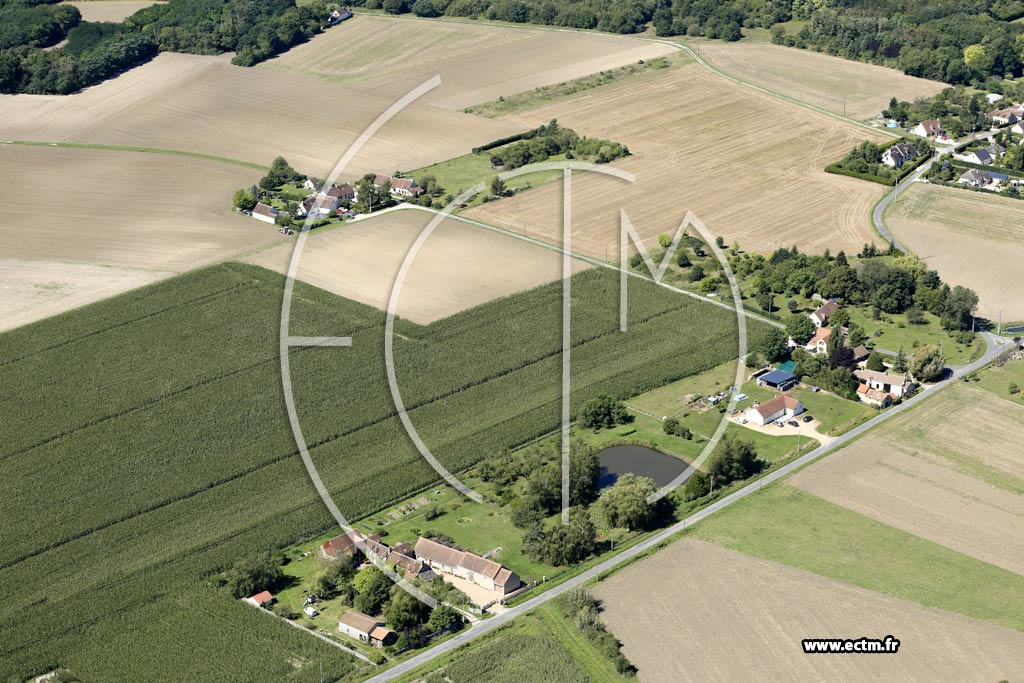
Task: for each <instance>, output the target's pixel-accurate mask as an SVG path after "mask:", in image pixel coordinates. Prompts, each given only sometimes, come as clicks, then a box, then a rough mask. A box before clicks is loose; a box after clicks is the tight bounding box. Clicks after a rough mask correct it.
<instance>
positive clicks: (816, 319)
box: [811, 299, 840, 327]
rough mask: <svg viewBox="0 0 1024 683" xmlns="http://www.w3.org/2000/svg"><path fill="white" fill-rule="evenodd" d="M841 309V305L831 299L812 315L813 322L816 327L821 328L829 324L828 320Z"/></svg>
mask: <svg viewBox="0 0 1024 683" xmlns="http://www.w3.org/2000/svg"><path fill="white" fill-rule="evenodd" d="M839 308H840V306H839V304H838V303H837V302H836V300H835V299H829V300H828V301H826V302H825V303H824V304H823V305H822V306H820V307H819V308H818V310H816V311H815V312H814V313H811V322H812V323H814V326H815V327H821V326H822V325H827V324H828V319H829V318H830V317H831V316H832V314H834V313H835V312H836V311H838V310H839Z"/></svg>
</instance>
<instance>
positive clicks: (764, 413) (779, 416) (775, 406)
mask: <svg viewBox="0 0 1024 683" xmlns="http://www.w3.org/2000/svg"><path fill="white" fill-rule="evenodd" d="M802 412H804V404H803V403H801V402H800V401H798V400H797V399H795V398H793V397H792V396H790V395H789V394H779V395H778V396H776V397H775V398H773V399H771V400H770V401H765V402H764V403H762V404H760V405H756V406H754V407H753V408H750V409H749V410H748V411H747V414H746V418H747V421H748V422H752V423H754V424H756V425H759V426H761V427H763V426H765V425H767V424H771V423H772V422H775V421H776V420H784V419H787V418H791V417H794V416H796V415H799V414H800V413H802Z"/></svg>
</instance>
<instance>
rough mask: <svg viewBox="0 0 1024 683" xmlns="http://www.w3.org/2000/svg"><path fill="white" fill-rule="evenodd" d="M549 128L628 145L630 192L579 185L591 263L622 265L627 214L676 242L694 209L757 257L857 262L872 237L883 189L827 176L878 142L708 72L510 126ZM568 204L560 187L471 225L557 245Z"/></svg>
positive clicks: (481, 210)
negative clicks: (814, 256) (783, 251)
mask: <svg viewBox="0 0 1024 683" xmlns="http://www.w3.org/2000/svg"><path fill="white" fill-rule="evenodd" d="M553 118H557V119H558V121H559V122H560V123H561V124H563V125H565V126H568V127H571V128H573V129H575V130H576V131H577V132H579V133H580V134H582V135H587V136H591V137H603V138H609V139H612V140H616V141H618V142H622V143H625V144H626V145H628V146H629V149H630V151H631V152H632V154H633V156H631V157H629V158H626V159H622V160H619V161H616V162H615V163H614V165H615V166H616V167H619V168H622V169H625V170H629V171H633V172H634V173H636V174H637V182H636V185H635V186H633V187H628V186H627V185H626V183H625V182H624V181H621V180H617V179H606V178H595V177H585V176H582V175H579V174H578V176H577V177H578V179H577V180H576V181H575V182H574V187H573V196H574V209H573V220H574V225H576V226H577V229H576V233H577V237H576V239H577V242H576V244H577V247H578V249H579V250H580V251H583V252H585V253H587V254H589V255H591V256H595V257H597V258H606V256H607V257H608V258H611V259H616V254H617V248H618V234H619V210H620V208H624V209H625V210H626V212H627V213H628V215H629V217H630V219H631V221H632V223H633V225H634V227H635V228H636V229H637V231H638V232H639V233H640V235H641V236H642V237H643V238H644V239H645V240H648V241H651V242H653V240H654V239H655V238H656V237H657V235H659V234H661V233H667V232H674V231H675V229H676V228H677V227H678V226H679V223H680V221H681V220H682V218H683V216H684V214H685V212H686V211H687V210H692V211H694V212H695V213H696V215H697V216H698V217H699V218H700V219H701V220H703V221H704V223H705V224H706V225H707V226H708V228H709V229H710V230H711V231H712V232H713V233H714V234H716V235H722V236H724V237H725V238H726V241H727V242H730V243H731V242H733V241H739V243H740V245H741V246H742V247H743V248H745V249H750V250H755V251H765V252H768V251H772V250H774V249H776V248H778V247H782V246H785V247H789V246H792V245H797V246H799V247H800V248H801V249H804V250H806V251H812V252H822V251H824V250H825V249H826V248H827V249H831V250H832V251H833V252H835V251H838V250H839V249H845V250H846V251H847V252H848V253H849V252H853V253H856V252H858V251H859V250H860V249H861V247H862V246H863V244H864V243H865V242H870V241H873V240H874V239H875V236H874V234H873V232H872V229H871V227H870V224H869V217H868V213H869V209H870V207H871V205H872V204H873V203H874V202H875V200H876V199H878V197H879V196H880V194H881V191H882V190H881V186H878V185H874V184H872V183H866V182H864V181H860V180H856V179H853V178H847V177H844V176H838V175H830V174H826V173H825V172H824V171H823V170H822V169H823V167H824V166H825V164H826V163H828V162H829V161H831V160H834V159H836V158H839V157H841V156H842V155H843V154H844V153H845V152H846V151H847V150H848V149H849V148H850V147H852V146H854V145H855V144H858V143H859V142H860V141H862V140H863V139H864V138H865V137H870V136H871V135H872V133H870V132H869V131H865V130H863V129H862V128H859V127H856V126H853V125H851V124H845V123H841V122H839V121H837V120H835V119H833V118H830V117H828V116H825V115H823V114H818V113H815V112H812V111H808V110H807V109H805V108H803V107H799V106H797V105H793V104H789V103H786V102H782V101H780V100H779V99H777V98H774V97H771V96H768V95H763V94H760V93H756V92H751V91H750V90H749V89H747V88H744V87H742V86H739V85H736V84H734V83H731V82H729V81H726V80H725V79H723V78H721V77H720V76H717V75H715V74H712V73H709V72H708V71H706V70H705V69H704V68H703V67H701V66H698V65H695V64H693V65H686V66H681V67H678V68H675V69H671V70H668V71H665V72H662V73H660V74H658V75H656V76H653V77H650V78H646V79H644V80H643V81H641V82H638V83H624V84H619V85H611V86H607V87H604V88H601V90H600V91H599V92H597V93H585V94H583V95H582V96H579V97H575V98H572V99H570V100H566V101H563V102H559V103H554V104H551V105H546V106H543V107H539V108H537V109H534V110H531V111H529V112H523V113H517V114H514V115H511V116H510V117H508V118H507V119H506V120H509V121H517V122H519V124H520V126H521V127H525V126H534V125H538V124H540V123H543V122H546V121H548V120H550V119H553ZM879 139H880V138H879ZM560 206H561V189H560V187H559V186H557V185H546V186H544V187H541V188H537V189H534V190H530V191H528V192H525V193H523V194H521V195H519V196H517V197H514V198H512V199H508V200H502V201H500V202H494V203H491V204H487V205H483V206H480V207H477V208H474V209H472V210H470V212H469V215H471V216H473V217H475V218H479V219H481V220H485V221H489V222H494V223H498V224H500V225H503V226H506V227H509V228H511V229H515V230H518V231H523V232H529V233H530V234H534V235H542V236H546V237H547V239H549V240H551V241H555V240H557V239H558V235H559V234H560V230H561V228H560V224H559V222H558V221H559V217H560V215H561V210H560Z"/></svg>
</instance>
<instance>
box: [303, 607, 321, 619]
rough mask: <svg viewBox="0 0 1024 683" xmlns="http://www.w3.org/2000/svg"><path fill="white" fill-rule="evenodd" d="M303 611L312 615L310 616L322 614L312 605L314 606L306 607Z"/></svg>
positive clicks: (307, 614)
mask: <svg viewBox="0 0 1024 683" xmlns="http://www.w3.org/2000/svg"><path fill="white" fill-rule="evenodd" d="M302 611H303V612H305V613H306V616H307V617H310V618H312V617H315V616H316V615H318V614H320V613H319V612H317V611H316V608H315V607H312V606H310V607H306V608H305V609H303V610H302Z"/></svg>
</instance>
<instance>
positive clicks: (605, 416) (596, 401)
mask: <svg viewBox="0 0 1024 683" xmlns="http://www.w3.org/2000/svg"><path fill="white" fill-rule="evenodd" d="M631 420H632V416H631V415H630V414H629V413H628V412H626V406H624V405H623V404H622V401H618V400H616V399H614V398H612V397H611V396H608V395H606V394H604V395H601V396H598V397H597V398H592V399H590V400H589V401H587V402H586V403H585V404H584V405H583V409H582V410H581V411H580V417H579V423H580V426H581V427H584V428H585V429H594V430H598V429H608V428H610V427H614V426H615V425H617V424H626V423H627V422H630V421H631Z"/></svg>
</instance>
